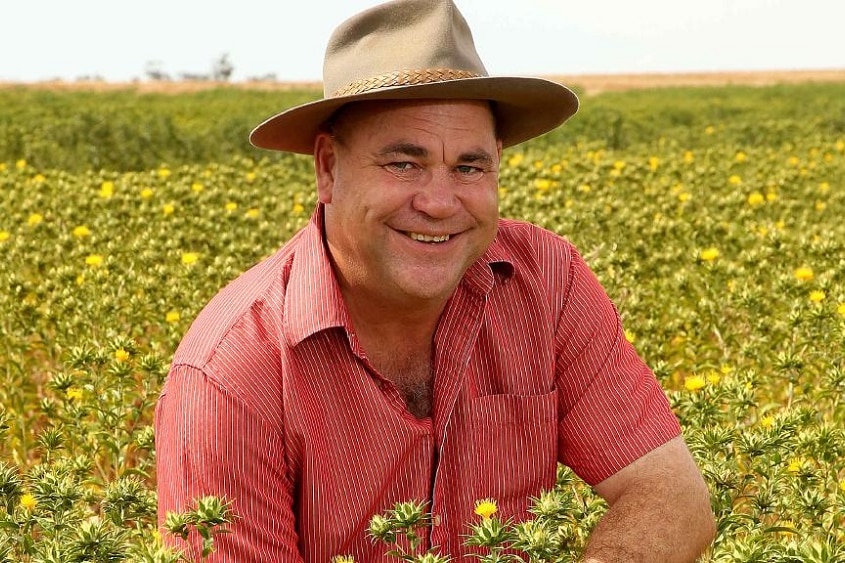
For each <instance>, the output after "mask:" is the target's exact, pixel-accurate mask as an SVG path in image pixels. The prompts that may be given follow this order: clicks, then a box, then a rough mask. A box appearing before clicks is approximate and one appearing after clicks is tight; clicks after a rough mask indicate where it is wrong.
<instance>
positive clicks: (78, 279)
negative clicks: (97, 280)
mask: <svg viewBox="0 0 845 563" xmlns="http://www.w3.org/2000/svg"><path fill="white" fill-rule="evenodd" d="M83 283H85V276H83V275H82V274H79V275H78V276H76V285H82V284H83Z"/></svg>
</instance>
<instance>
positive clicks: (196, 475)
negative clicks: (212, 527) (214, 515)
mask: <svg viewBox="0 0 845 563" xmlns="http://www.w3.org/2000/svg"><path fill="white" fill-rule="evenodd" d="M155 430H156V473H157V475H156V477H157V485H158V510H159V524H160V525H161V524H163V523H164V520H165V518H166V516H167V513H168V512H170V511H174V512H181V511H183V510H185V509H187V508H188V507H190V506H191V505H192V504H193V502H194V499H196V498H199V497H202V496H206V495H215V496H217V497H222V498H225V499H226V500H229V501H232V503H233V504H232V509H233V512H234V513H235V515H236V520H235V522H234V523H232V524H230V525H228V526H227V529H228V531H229V533H226V534H221V535H218V536H216V537H215V540H214V548H215V552H214V553H213V554H212V555H211V556H210V557H209V558H208V559H207V561H208V562H209V563H212V562H223V561H226V562H229V561H237V562H238V563H258V562H263V561H278V562H283V563H297V562H300V563H301V561H302V558H301V556H300V554H299V552H298V548H297V544H298V538H297V534H296V531H295V529H296V526H295V522H294V515H293V511H292V504H293V499H292V496H291V484H290V482H289V481H288V477H287V466H286V464H285V460H284V452H285V448H284V443H283V440H282V437H281V435H280V434H279V433H278V432H277V431H275V430H274V429H271V428H270V427H269V426H268V425H267V424H266V423H265V422H264V421H263V420H262V419H261V418H260V417H259V416H257V415H256V413H254V412H253V411H252V410H251V409H250V408H248V406H247V405H245V404H244V403H243V402H242V401H240V400H239V399H238V398H236V397H234V396H232V394H230V393H228V392H225V391H223V390H221V389H219V388H218V387H217V386H216V385H215V384H214V383H212V382H211V381H209V380H208V378H207V377H206V376H205V374H203V373H202V372H201V371H199V370H197V369H195V368H191V367H187V366H176V367H174V368H173V370H172V371H171V373H170V375H169V376H168V380H167V382H166V383H165V387H164V393H163V394H162V397H161V399H160V400H159V403H158V405H157V408H156V427H155ZM164 540H165V543H166V544H168V545H170V546H171V547H175V548H178V549H182V550H185V551H186V552H187V553H186V554H187V555H190V556H191V558H192V560H194V559H195V560H199V553H200V549H201V541H200V540H201V538H200V537H199V536H198V534H196V533H195V532H194V533H192V534H191V535H190V536H189V537H188V540H187V542H183V541H182V540H180V539H178V538H176V537H175V536H172V535H171V534H164Z"/></svg>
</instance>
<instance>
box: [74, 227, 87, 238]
mask: <svg viewBox="0 0 845 563" xmlns="http://www.w3.org/2000/svg"><path fill="white" fill-rule="evenodd" d="M90 234H91V229H89V228H88V227H86V226H85V225H79V226H78V227H76V228H75V229H73V236H75V237H76V238H83V237H87V236H88V235H90Z"/></svg>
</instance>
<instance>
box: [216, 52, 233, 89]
mask: <svg viewBox="0 0 845 563" xmlns="http://www.w3.org/2000/svg"><path fill="white" fill-rule="evenodd" d="M234 70H235V67H234V66H232V62H231V61H230V60H229V53H224V54H223V55H222V56H221V57H220V58H219V59H217V60H216V61H214V65H213V66H212V67H211V77H212V78H213V79H214V80H217V81H219V82H228V81H229V79H230V78H231V77H232V72H234Z"/></svg>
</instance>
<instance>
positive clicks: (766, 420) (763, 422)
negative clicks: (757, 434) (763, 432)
mask: <svg viewBox="0 0 845 563" xmlns="http://www.w3.org/2000/svg"><path fill="white" fill-rule="evenodd" d="M774 424H775V417H773V416H764V417H763V418H761V419H760V426H762V427H763V428H766V429H769V428H771V427H772V426H774Z"/></svg>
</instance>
